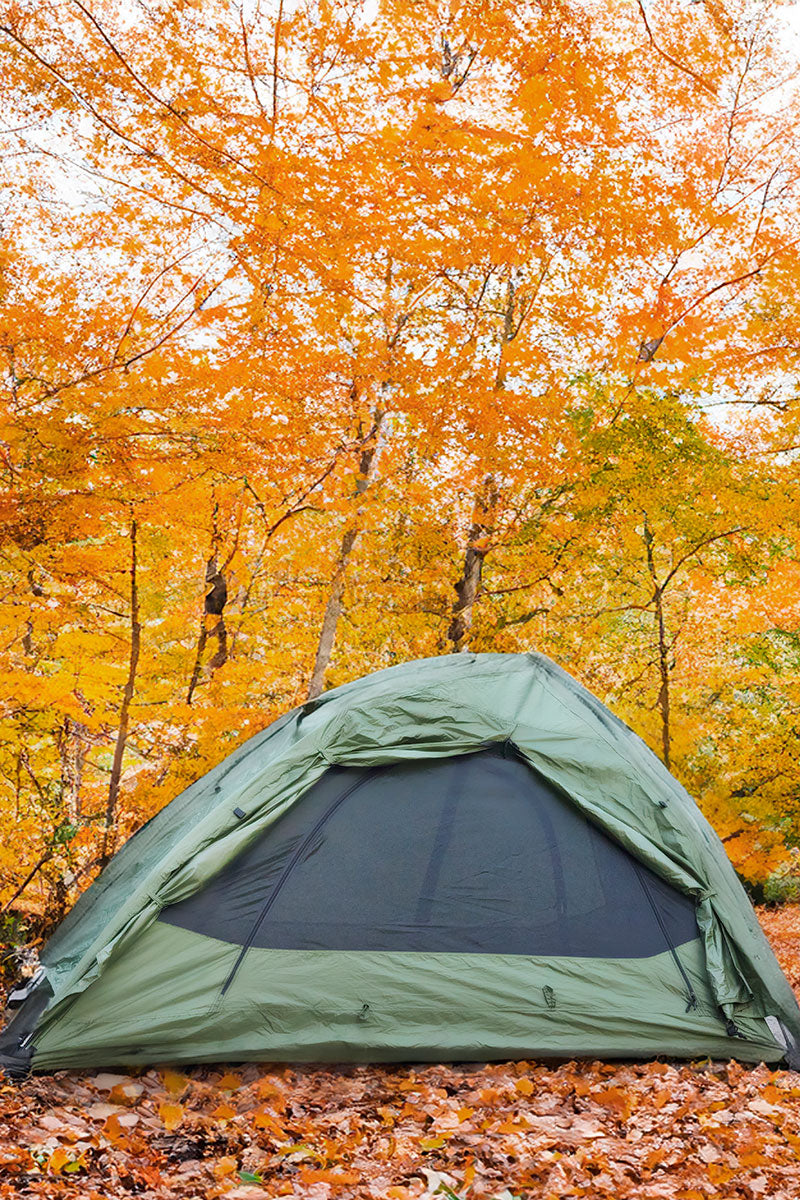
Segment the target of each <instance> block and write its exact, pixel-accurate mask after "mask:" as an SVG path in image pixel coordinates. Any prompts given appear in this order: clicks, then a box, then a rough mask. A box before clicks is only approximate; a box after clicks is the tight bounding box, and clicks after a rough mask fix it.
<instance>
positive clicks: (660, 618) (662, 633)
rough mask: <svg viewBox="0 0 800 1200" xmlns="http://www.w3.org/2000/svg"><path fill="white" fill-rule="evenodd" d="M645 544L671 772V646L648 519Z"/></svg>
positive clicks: (664, 742) (665, 752) (663, 745)
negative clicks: (651, 588) (651, 589)
mask: <svg viewBox="0 0 800 1200" xmlns="http://www.w3.org/2000/svg"><path fill="white" fill-rule="evenodd" d="M644 544H645V550H646V553H647V566H648V570H649V572H650V578H651V579H652V581H653V606H654V608H653V615H654V619H655V626H656V637H657V640H658V673H659V680H660V686H659V689H658V698H657V700H656V707H657V708H658V711H659V714H660V716H661V758H662V759H663V762H664V766H665V767H666V768H667V770H669V769H670V744H671V741H672V732H671V729H670V707H669V683H670V679H669V673H670V668H669V645H668V643H667V631H666V622H665V620H664V589H663V588H662V587H661V585H660V584H659V582H658V575H657V573H656V564H655V558H654V556H653V535H652V533H651V531H650V526H649V524H648V522H647V517H645V519H644Z"/></svg>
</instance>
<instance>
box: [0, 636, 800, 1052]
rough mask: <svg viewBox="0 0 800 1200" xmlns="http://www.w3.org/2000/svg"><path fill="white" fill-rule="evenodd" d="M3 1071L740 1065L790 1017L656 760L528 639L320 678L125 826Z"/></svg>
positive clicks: (736, 898) (688, 808) (14, 1028)
mask: <svg viewBox="0 0 800 1200" xmlns="http://www.w3.org/2000/svg"><path fill="white" fill-rule="evenodd" d="M11 1003H12V1006H14V1005H16V1012H15V1015H14V1018H13V1019H12V1021H11V1023H10V1024H9V1025H8V1026H7V1028H6V1030H5V1033H4V1035H3V1038H2V1041H0V1055H2V1058H0V1062H2V1064H3V1066H4V1067H5V1069H6V1071H7V1072H8V1073H10V1074H14V1073H22V1072H24V1071H26V1070H27V1069H28V1068H29V1067H32V1068H33V1069H34V1070H51V1069H53V1068H57V1067H89V1066H99V1065H112V1064H114V1065H116V1064H119V1065H124V1064H140V1063H149V1062H159V1061H162V1062H163V1061H172V1062H203V1061H212V1060H228V1061H232V1060H247V1059H257V1060H273V1061H274V1060H284V1061H285V1060H289V1061H291V1060H306V1061H323V1060H327V1061H345V1060H349V1061H362V1062H363V1061H373V1062H376V1061H392V1060H413V1061H420V1060H488V1059H505V1058H531V1057H539V1056H558V1057H561V1056H567V1057H587V1056H591V1057H602V1058H610V1057H625V1058H629V1057H646V1056H649V1055H668V1056H675V1057H692V1058H694V1057H700V1056H706V1055H708V1056H712V1057H725V1058H727V1057H735V1058H739V1059H742V1060H745V1061H751V1062H757V1061H766V1062H779V1061H780V1060H782V1059H784V1058H785V1059H786V1060H787V1061H789V1062H790V1064H794V1063H795V1061H796V1058H795V1047H796V1045H797V1044H798V1041H800V1010H798V1006H797V1003H796V1001H795V998H794V995H793V993H792V990H791V988H790V986H789V984H788V982H787V981H786V979H785V977H784V975H783V974H782V972H781V970H780V968H779V966H778V964H777V962H776V960H775V958H774V957H773V954H772V952H771V950H770V948H769V946H768V944H767V942H766V940H765V938H764V936H763V934H762V932H761V929H760V928H759V925H758V922H757V920H756V917H755V914H754V912H753V909H752V907H751V905H750V903H749V901H748V899H747V897H746V895H745V893H744V892H743V890H742V888H741V886H740V884H739V882H738V879H737V877H736V874H735V872H734V870H733V868H732V867H731V865H730V863H729V861H728V859H727V857H726V855H725V851H724V849H723V847H722V845H721V843H720V841H719V839H718V838H717V836H716V834H715V833H714V832H713V830H712V829H711V827H710V826H709V825H708V823H707V822H706V821H705V819H704V818H703V817H702V815H701V814H700V811H699V810H698V808H697V806H696V805H695V803H694V802H693V801H692V800H691V798H690V797H689V796H688V795H687V794H686V792H685V791H684V790H683V789H682V788H681V787H680V785H679V784H678V783H677V782H676V781H675V779H673V778H672V776H671V775H670V774H669V773H668V772H667V771H666V770H665V769H664V767H663V766H662V765H661V763H660V762H659V761H658V759H657V758H656V757H655V756H654V755H653V754H652V753H651V752H650V751H649V750H648V749H647V748H646V747H645V745H644V744H643V743H642V742H641V741H640V740H639V739H638V738H637V737H636V736H635V735H634V734H633V733H632V732H631V731H630V730H629V729H628V728H627V727H626V726H625V725H623V724H622V723H621V722H620V721H618V720H617V719H616V718H615V717H613V716H612V715H611V714H610V713H609V712H608V710H607V709H606V708H604V707H603V705H601V704H600V703H599V702H598V701H597V700H596V699H595V698H594V697H593V696H591V695H590V694H589V693H588V692H586V691H585V690H584V689H583V688H582V687H580V686H579V685H578V684H577V683H576V682H575V681H574V680H573V679H571V678H570V677H569V676H568V675H567V674H565V673H564V672H563V671H561V670H560V669H559V668H557V667H555V666H554V665H553V664H552V663H551V662H549V661H548V660H547V659H545V658H543V657H542V656H540V655H537V654H518V655H515V654H477V655H476V654H459V655H451V656H446V657H441V658H432V659H425V660H422V661H418V662H411V663H406V664H404V665H402V666H398V667H392V668H390V669H389V670H386V671H380V672H378V673H377V674H374V675H371V676H368V677H367V678H365V679H360V680H357V681H356V682H354V683H350V684H347V685H345V686H344V687H340V688H336V689H335V690H333V691H330V692H328V693H326V694H325V695H323V696H321V697H320V698H319V699H318V700H315V701H312V702H309V703H308V704H305V705H303V706H301V707H300V708H298V709H295V710H294V711H293V712H291V713H289V714H288V715H287V716H284V717H283V718H281V719H280V720H279V721H276V722H275V724H273V725H271V726H270V727H269V728H268V729H266V730H265V731H264V732H263V733H260V734H258V735H256V736H255V737H253V738H251V739H250V740H249V741H247V742H245V743H244V744H243V745H242V746H240V747H239V749H238V750H236V751H235V752H234V753H233V754H232V755H231V756H230V757H229V758H227V759H225V760H224V761H223V762H222V763H220V764H219V766H217V767H215V768H214V770H212V771H211V772H209V774H208V775H206V776H205V777H204V778H202V779H200V780H198V782H197V783H195V784H193V785H192V786H191V787H190V788H188V789H187V790H186V791H185V792H183V794H182V795H180V796H178V797H177V799H175V800H173V801H172V803H171V804H169V805H167V807H166V808H165V809H163V810H162V811H161V812H160V813H159V814H158V815H157V816H156V817H154V818H153V819H152V820H151V821H150V822H149V823H148V824H147V825H145V826H144V828H143V829H141V830H140V831H139V832H138V833H137V834H136V835H135V836H134V837H132V838H131V839H130V840H129V841H128V842H127V843H126V845H125V846H123V848H122V849H121V850H120V852H119V853H118V854H117V855H116V856H115V858H114V859H113V860H112V862H111V863H110V864H109V865H108V867H107V868H106V869H105V871H104V872H103V873H102V875H101V876H100V878H99V879H98V880H97V882H96V883H95V884H93V886H92V887H91V888H89V889H88V891H87V892H86V893H85V894H84V895H83V896H82V897H81V899H80V900H79V901H78V903H77V904H76V905H75V907H74V909H73V911H72V912H71V913H70V914H69V916H68V917H67V918H66V920H65V921H64V922H63V923H62V925H61V926H60V927H59V928H58V929H57V931H56V932H55V934H54V936H53V937H52V939H51V940H50V942H49V944H48V945H47V947H46V949H45V952H44V955H43V966H42V969H41V970H40V972H39V973H38V975H37V976H36V977H34V979H33V980H32V981H30V982H29V983H28V984H27V985H26V986H24V987H20V988H18V989H17V991H16V992H15V993H13V994H12V997H11Z"/></svg>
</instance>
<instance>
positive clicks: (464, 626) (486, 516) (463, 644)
mask: <svg viewBox="0 0 800 1200" xmlns="http://www.w3.org/2000/svg"><path fill="white" fill-rule="evenodd" d="M516 301H517V297H516V288H515V286H514V283H513V280H511V279H509V280H508V283H507V285H506V303H505V308H504V309H503V326H502V329H501V330H500V355H499V358H498V361H497V370H496V372H495V377H494V392H495V394H497V393H499V392H502V391H503V390H504V389H505V386H506V360H505V349H506V346H507V345H508V344H509V343H510V342H513V340H514V338H515V337H516V336H517V334H518V333H519V327H520V324H521V321H522V317H524V316H525V314H526V313H527V311H528V309H527V307H526V308H524V309H523V312H522V316H521V317H520V316H519V314H518V313H517V305H516ZM498 499H499V497H498V492H497V487H496V485H495V481H494V478H493V476H492V475H487V476H486V478H485V479H484V481H483V485H482V487H481V491H480V492H479V494H478V495H477V496H476V497H475V508H474V510H473V516H472V527H471V529H470V531H469V536H468V538H467V548H466V550H465V552H464V564H463V567H462V570H461V577H460V578H459V580H458V581H457V583H456V584H455V591H456V599H455V600H454V601H453V606H452V608H451V610H450V611H451V614H452V619H451V621H450V626H449V628H448V630H447V636H446V640H447V641H448V642H450V643H451V646H452V650H453V652H454V653H458V652H459V651H461V650H466V649H467V641H468V638H469V634H470V631H471V629H472V615H473V611H474V608H475V604H476V602H477V600H478V598H479V596H480V593H481V581H482V578H483V564H484V561H485V559H486V555H487V554H488V551H489V547H488V538H489V536H490V534H491V532H492V526H493V521H494V510H495V508H496V507H497V502H498Z"/></svg>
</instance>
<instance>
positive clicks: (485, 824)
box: [160, 749, 698, 958]
mask: <svg viewBox="0 0 800 1200" xmlns="http://www.w3.org/2000/svg"><path fill="white" fill-rule="evenodd" d="M160 919H161V920H162V921H166V922H168V923H170V924H173V925H177V926H180V927H182V928H185V929H189V930H193V931H195V932H197V933H202V934H205V935H206V936H209V937H214V938H218V939H221V940H222V941H225V942H230V943H234V944H237V945H241V946H258V947H272V948H283V949H296V950H378V951H380V950H389V951H398V950H399V951H429V952H432V951H452V952H455V953H461V954H463V953H470V952H472V953H479V954H525V955H550V956H553V955H559V956H560V955H565V956H572V957H579V958H580V957H590V958H598V957H600V958H643V957H648V956H650V955H655V954H661V953H663V952H664V951H665V950H667V949H668V948H674V947H675V946H679V945H681V944H682V943H684V942H687V941H691V940H693V939H694V938H696V937H697V936H698V928H697V923H696V919H695V908H694V903H693V901H692V900H691V899H690V898H689V897H687V896H684V895H682V894H681V893H679V892H677V891H676V890H675V889H674V888H672V887H671V886H670V885H668V884H667V883H665V882H664V881H663V880H660V879H659V878H658V877H657V876H655V875H654V874H653V873H652V872H651V871H650V870H648V869H647V868H646V867H644V866H643V865H642V864H641V863H637V862H636V861H635V859H634V858H633V857H632V856H631V855H630V854H628V852H627V851H626V850H624V849H623V848H622V847H621V846H619V845H617V844H616V843H615V842H613V841H612V840H611V839H610V838H608V837H607V836H606V835H605V834H604V833H602V832H601V831H600V830H599V829H597V828H596V827H595V826H593V825H592V824H590V823H589V822H588V821H587V820H586V819H585V818H584V817H583V816H582V814H581V813H580V812H579V811H578V810H577V809H576V808H575V806H574V805H573V804H572V803H571V802H570V801H569V800H568V799H566V798H565V797H564V796H562V795H561V794H560V793H559V792H558V791H557V790H556V789H555V788H553V787H552V786H551V785H550V784H549V783H548V782H547V781H546V780H545V779H543V778H542V776H540V775H539V774H538V773H537V772H536V771H534V770H533V769H532V768H531V767H530V766H528V765H527V764H526V763H524V762H523V761H522V760H521V759H519V758H517V757H515V756H513V755H508V754H505V753H503V750H502V749H500V750H497V749H488V750H483V751H480V752H478V753H474V754H468V755H460V756H457V757H453V758H438V759H434V760H428V761H424V762H409V763H394V764H391V765H389V766H385V767H378V768H372V769H355V768H341V767H334V768H331V769H330V770H329V771H327V772H326V774H325V775H324V776H323V777H322V778H321V779H320V780H319V782H318V783H317V784H315V786H314V787H312V788H311V789H310V790H309V791H308V792H307V793H306V794H305V795H304V796H303V797H302V798H301V799H300V800H299V801H298V802H297V803H296V804H295V805H294V806H293V808H292V809H291V810H290V811H289V812H288V813H286V814H285V815H284V816H283V817H282V818H280V819H279V820H278V821H276V822H275V824H274V825H272V826H271V827H270V828H269V829H268V830H267V831H266V832H265V833H264V834H263V835H262V836H261V838H260V839H258V840H257V841H256V842H255V843H254V844H253V845H252V846H251V847H250V848H249V849H248V850H247V851H246V852H245V853H244V854H242V855H241V856H240V857H239V858H237V859H236V860H234V861H233V862H231V863H230V864H229V865H228V866H227V867H226V868H224V869H223V870H222V871H221V872H220V873H219V874H218V875H217V876H216V877H215V878H214V879H212V880H211V881H210V882H209V883H208V884H207V885H206V887H205V888H203V889H202V890H201V891H199V892H198V893H196V894H195V895H194V896H191V897H190V898H189V899H187V900H184V901H181V902H180V903H178V904H174V905H171V906H170V907H168V908H166V909H165V910H164V911H163V912H162V914H161V918H160Z"/></svg>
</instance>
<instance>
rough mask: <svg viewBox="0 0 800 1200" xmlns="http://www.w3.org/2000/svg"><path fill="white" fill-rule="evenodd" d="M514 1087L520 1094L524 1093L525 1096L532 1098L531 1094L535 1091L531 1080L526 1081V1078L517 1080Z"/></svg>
mask: <svg viewBox="0 0 800 1200" xmlns="http://www.w3.org/2000/svg"><path fill="white" fill-rule="evenodd" d="M514 1087H515V1088H516V1089H517V1091H518V1092H522V1094H523V1096H530V1094H531V1092H532V1091H533V1084H532V1083H531V1081H530V1079H526V1078H525V1077H524V1076H523V1077H522V1079H518V1080H517V1082H516V1083H515V1084H514Z"/></svg>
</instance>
